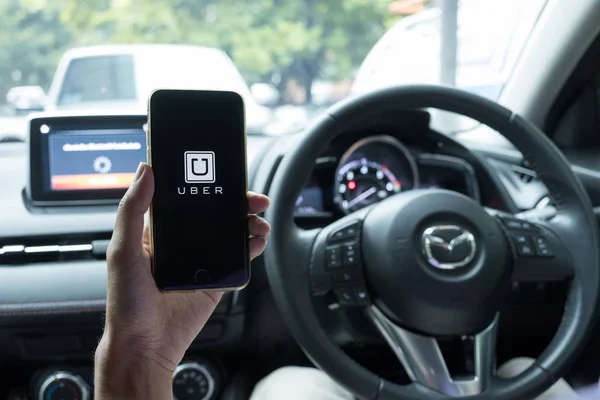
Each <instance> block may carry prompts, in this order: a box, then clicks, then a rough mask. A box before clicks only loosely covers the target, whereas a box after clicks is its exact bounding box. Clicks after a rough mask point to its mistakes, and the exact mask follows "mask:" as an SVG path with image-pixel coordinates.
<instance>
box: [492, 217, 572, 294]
mask: <svg viewBox="0 0 600 400" xmlns="http://www.w3.org/2000/svg"><path fill="white" fill-rule="evenodd" d="M495 217H496V218H497V219H498V221H499V222H500V224H502V226H503V228H504V230H505V232H506V234H507V237H508V240H509V241H510V245H511V248H512V253H513V264H514V270H513V277H512V278H513V280H514V281H518V282H545V281H561V280H568V279H571V278H572V277H573V275H574V272H575V271H574V269H573V259H572V257H571V255H570V254H569V251H568V249H567V247H566V246H565V244H564V242H563V240H562V239H561V237H560V235H559V233H558V232H557V231H556V230H555V229H553V227H552V225H551V224H550V223H546V222H545V221H536V222H533V221H530V220H527V219H523V218H517V217H515V216H512V215H509V214H504V213H499V212H496V213H495Z"/></svg>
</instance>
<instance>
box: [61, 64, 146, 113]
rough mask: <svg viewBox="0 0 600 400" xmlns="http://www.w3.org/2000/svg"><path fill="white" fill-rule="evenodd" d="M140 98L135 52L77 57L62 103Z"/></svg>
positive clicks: (69, 75)
mask: <svg viewBox="0 0 600 400" xmlns="http://www.w3.org/2000/svg"><path fill="white" fill-rule="evenodd" d="M124 100H136V87H135V79H134V70H133V57H132V56H131V55H108V56H94V57H84V58H76V59H74V60H72V61H71V62H70V63H69V66H68V69H67V72H66V74H65V78H64V81H63V84H62V90H61V92H60V94H59V96H58V104H59V105H64V106H67V105H79V104H82V103H86V102H101V101H105V102H108V101H124Z"/></svg>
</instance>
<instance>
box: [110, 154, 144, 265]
mask: <svg viewBox="0 0 600 400" xmlns="http://www.w3.org/2000/svg"><path fill="white" fill-rule="evenodd" d="M153 193H154V176H153V174H152V168H151V167H150V166H149V165H148V164H144V163H141V164H140V165H139V167H138V170H137V172H136V174H135V178H134V181H133V183H132V184H131V186H130V187H129V189H128V190H127V192H126V193H125V195H124V196H123V198H122V199H121V202H120V203H119V209H118V211H117V218H116V222H115V230H114V231H113V235H112V238H111V241H110V245H109V246H108V252H107V258H108V261H109V262H108V265H109V267H110V266H111V265H123V264H126V265H130V264H133V263H135V262H136V261H137V260H138V259H139V256H140V254H141V252H142V250H143V247H142V234H143V230H144V213H145V212H146V210H148V207H149V206H150V202H151V201H152V195H153Z"/></svg>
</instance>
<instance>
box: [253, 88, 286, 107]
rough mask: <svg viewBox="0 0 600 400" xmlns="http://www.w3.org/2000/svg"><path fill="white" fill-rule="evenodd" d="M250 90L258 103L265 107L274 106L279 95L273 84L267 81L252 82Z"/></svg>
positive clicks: (277, 101)
mask: <svg viewBox="0 0 600 400" xmlns="http://www.w3.org/2000/svg"><path fill="white" fill-rule="evenodd" d="M250 92H252V96H254V98H255V99H256V101H257V102H258V103H259V104H261V105H263V106H266V107H275V106H276V105H278V103H279V99H280V97H281V96H280V94H279V91H278V90H277V89H276V88H275V86H273V85H271V84H269V83H254V84H252V85H251V86H250Z"/></svg>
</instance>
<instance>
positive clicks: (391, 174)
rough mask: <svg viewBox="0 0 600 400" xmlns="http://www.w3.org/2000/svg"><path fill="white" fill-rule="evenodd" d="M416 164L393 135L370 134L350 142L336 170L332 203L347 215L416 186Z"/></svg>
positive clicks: (417, 178) (417, 180)
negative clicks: (352, 142)
mask: <svg viewBox="0 0 600 400" xmlns="http://www.w3.org/2000/svg"><path fill="white" fill-rule="evenodd" d="M418 182H419V177H418V171H417V167H416V163H415V160H414V158H413V157H412V155H411V154H410V152H409V150H408V149H407V148H406V147H405V146H404V145H403V144H401V143H400V142H399V141H398V140H397V139H396V138H394V137H392V136H386V135H381V136H370V137H367V138H365V139H362V140H359V141H358V142H356V143H355V144H354V145H352V146H351V147H350V148H349V149H348V150H347V151H346V152H345V153H344V155H343V156H342V157H341V159H340V163H339V165H338V168H337V170H336V177H335V184H334V202H335V203H336V204H337V205H338V207H339V208H340V210H341V211H342V212H344V213H345V214H350V213H352V212H354V211H357V210H360V209H361V208H363V207H367V206H369V205H371V204H373V203H376V202H378V201H381V200H384V199H386V198H388V197H390V196H393V195H394V194H396V193H400V192H402V191H405V190H410V189H413V188H415V187H417V185H418Z"/></svg>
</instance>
